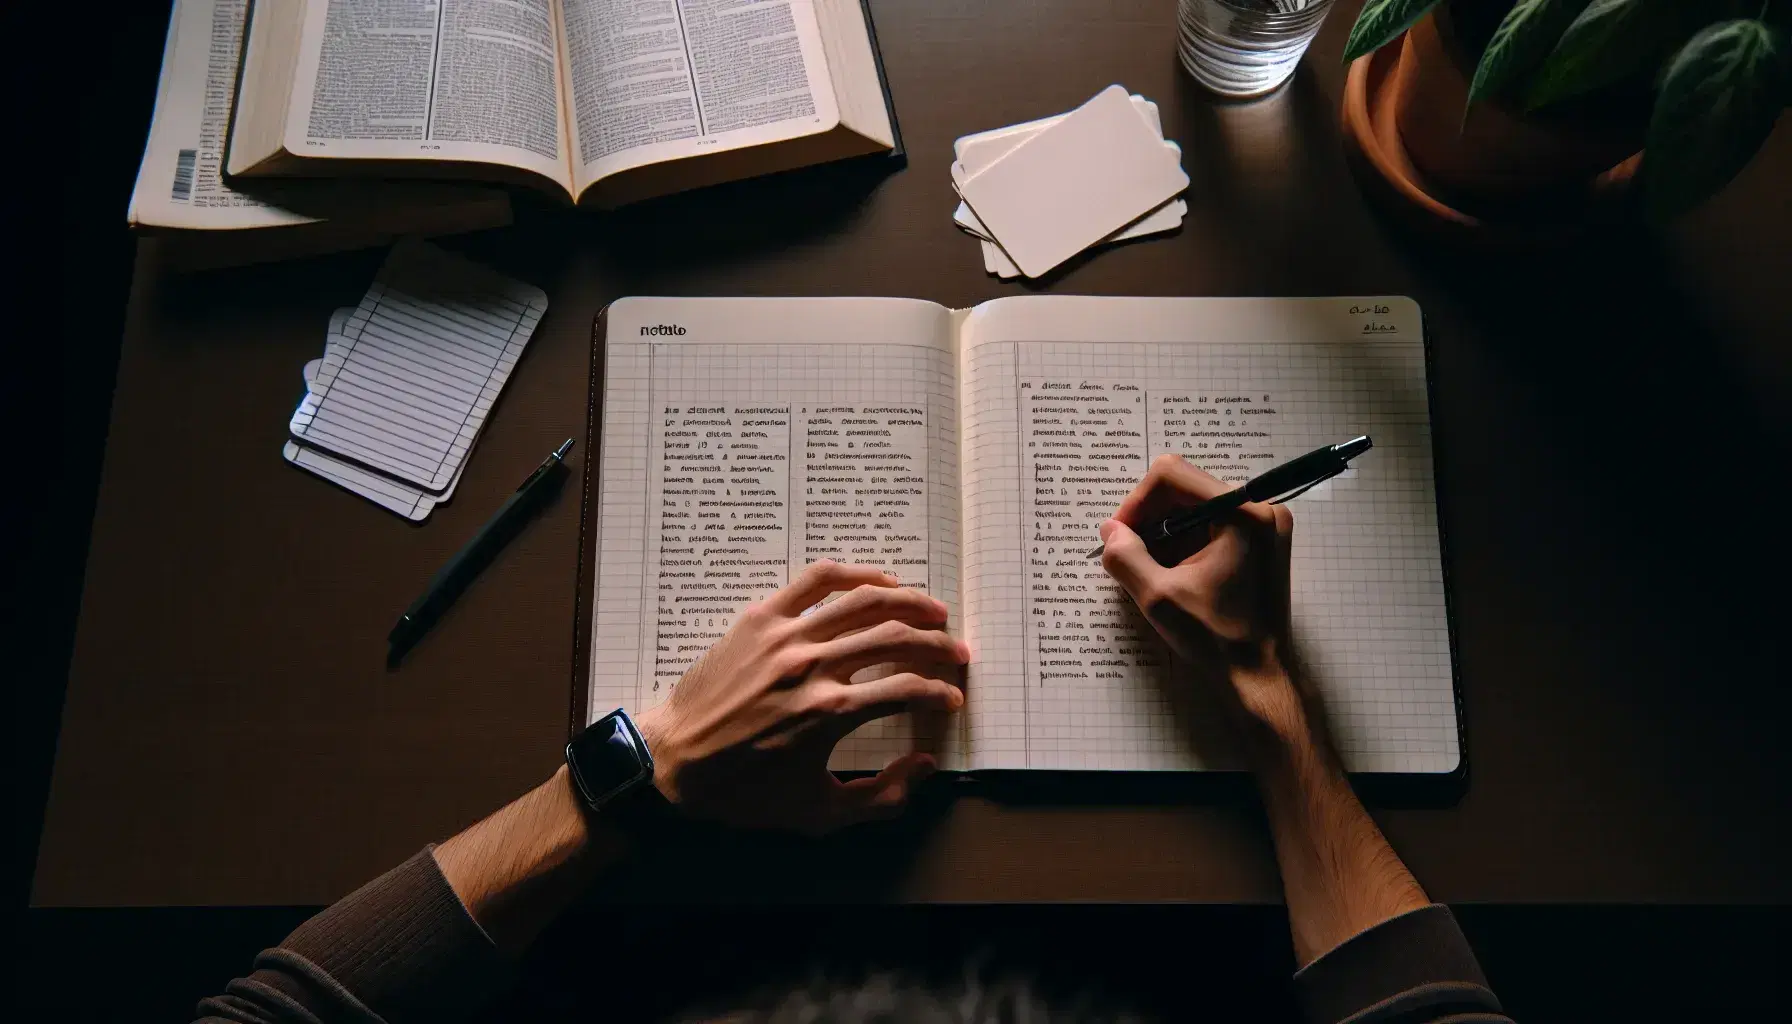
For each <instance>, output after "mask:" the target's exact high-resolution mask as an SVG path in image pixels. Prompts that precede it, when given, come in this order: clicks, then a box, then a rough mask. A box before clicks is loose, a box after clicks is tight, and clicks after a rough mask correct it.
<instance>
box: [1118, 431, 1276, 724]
mask: <svg viewBox="0 0 1792 1024" xmlns="http://www.w3.org/2000/svg"><path fill="white" fill-rule="evenodd" d="M1228 490H1231V488H1229V487H1227V486H1226V485H1225V484H1223V483H1221V482H1220V481H1219V480H1217V479H1215V478H1214V477H1212V476H1209V475H1208V474H1207V473H1204V472H1202V471H1201V470H1200V469H1197V468H1196V467H1195V466H1193V465H1191V464H1190V463H1188V462H1187V461H1185V460H1183V459H1181V458H1179V457H1177V456H1175V455H1160V456H1158V457H1157V459H1155V460H1154V461H1153V462H1152V463H1151V468H1150V470H1149V471H1148V472H1146V474H1145V479H1144V480H1142V481H1140V482H1139V484H1138V486H1137V487H1134V488H1133V491H1132V493H1131V494H1129V495H1127V497H1126V500H1125V501H1123V502H1121V503H1120V508H1119V509H1118V510H1116V511H1115V513H1114V518H1112V519H1110V520H1108V521H1107V522H1105V523H1103V524H1101V542H1102V545H1103V547H1104V548H1105V550H1104V551H1103V553H1102V556H1101V564H1102V567H1103V568H1105V569H1106V570H1107V571H1108V574H1109V575H1110V576H1112V577H1113V578H1114V579H1115V581H1117V582H1118V583H1119V584H1120V585H1121V586H1122V587H1124V588H1125V589H1126V592H1127V593H1128V594H1130V595H1131V596H1132V599H1133V601H1134V602H1135V603H1136V604H1137V605H1138V606H1139V610H1140V611H1142V612H1144V614H1145V617H1146V618H1147V619H1148V620H1150V622H1151V625H1152V626H1153V627H1154V628H1156V630H1157V631H1158V633H1159V634H1160V635H1162V636H1163V638H1164V640H1165V641H1166V642H1168V643H1169V645H1170V647H1171V649H1173V650H1174V651H1176V653H1177V654H1179V655H1181V656H1182V657H1183V658H1184V659H1187V660H1188V661H1190V662H1193V663H1195V664H1197V665H1202V664H1206V665H1208V666H1210V667H1214V668H1224V669H1225V670H1226V672H1227V674H1228V675H1229V676H1230V677H1231V679H1232V682H1233V685H1234V688H1235V689H1236V690H1237V691H1238V693H1239V696H1240V697H1241V698H1243V699H1244V700H1245V704H1246V708H1247V710H1257V709H1255V708H1253V707H1251V705H1252V697H1253V690H1254V689H1256V688H1257V687H1255V686H1254V685H1253V684H1256V683H1269V682H1272V681H1273V682H1276V683H1282V682H1285V680H1286V673H1285V672H1284V670H1283V665H1282V659H1283V656H1284V654H1285V645H1286V642H1287V636H1288V553H1289V548H1290V544H1291V541H1292V539H1293V536H1294V515H1293V513H1291V512H1289V511H1288V508H1287V506H1285V505H1265V504H1258V503H1250V504H1246V505H1244V506H1241V507H1240V508H1239V509H1238V511H1237V512H1235V513H1232V514H1231V515H1228V516H1226V517H1225V518H1223V519H1220V520H1218V521H1216V522H1214V523H1213V524H1212V525H1211V526H1210V527H1209V528H1208V529H1207V530H1205V531H1197V532H1196V533H1194V534H1192V535H1189V536H1185V537H1179V538H1175V539H1173V540H1170V541H1167V542H1164V543H1163V544H1161V545H1159V547H1158V550H1157V553H1156V555H1155V556H1154V555H1153V553H1152V552H1150V551H1147V550H1146V549H1145V543H1144V541H1143V540H1141V539H1140V538H1139V535H1138V534H1137V533H1135V532H1133V527H1135V526H1138V525H1139V524H1141V523H1146V522H1153V521H1156V520H1159V519H1162V518H1164V517H1165V516H1168V515H1170V514H1172V513H1175V512H1178V511H1182V510H1186V509H1188V508H1191V507H1193V506H1195V505H1198V504H1200V503H1201V502H1204V501H1206V500H1208V499H1210V498H1213V497H1216V496H1218V495H1220V494H1224V493H1225V492H1226V491H1228Z"/></svg>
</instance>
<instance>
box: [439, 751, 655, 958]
mask: <svg viewBox="0 0 1792 1024" xmlns="http://www.w3.org/2000/svg"><path fill="white" fill-rule="evenodd" d="M624 852H625V841H624V839H623V837H622V835H621V833H619V832H618V831H616V830H615V829H613V828H608V827H606V826H604V825H603V824H602V823H601V822H599V821H598V819H597V818H596V816H595V815H592V814H589V813H587V812H586V810H585V808H584V806H583V804H582V803H581V801H580V799H579V797H578V794H577V792H576V791H575V788H574V786H573V783H572V780H571V778H570V777H569V776H568V774H567V769H566V768H565V767H564V766H562V767H561V768H560V770H559V771H557V772H555V773H554V775H553V777H552V778H550V779H549V780H548V781H547V782H544V783H542V784H541V785H540V786H537V787H536V788H535V789H533V790H531V791H529V792H528V793H525V794H523V796H521V797H519V798H518V799H516V800H515V801H513V802H511V803H510V804H508V805H507V806H505V807H504V808H502V809H501V810H499V811H497V812H496V813H494V814H492V815H491V816H490V817H488V818H485V819H484V820H482V821H480V822H478V823H477V824H474V825H473V826H471V827H469V828H467V829H466V830H465V831H463V832H461V833H459V834H458V835H456V836H454V837H453V838H452V839H449V840H448V841H447V842H445V843H443V844H442V845H440V846H438V847H436V849H435V859H436V864H437V865H438V866H440V868H441V869H442V875H443V877H445V878H446V879H447V880H448V884H449V885H450V886H451V887H453V889H454V892H455V894H456V895H458V896H459V897H460V899H461V902H462V903H464V904H465V905H466V908H467V912H468V913H470V914H472V916H473V920H475V921H477V922H479V926H480V927H481V928H484V929H485V931H486V934H488V935H490V936H491V938H492V941H493V942H494V943H496V944H497V946H498V948H499V949H500V950H502V951H504V952H505V953H507V954H511V955H515V954H518V953H520V952H521V951H522V950H523V949H524V948H526V947H527V946H528V945H529V943H530V942H531V941H533V940H534V938H535V936H536V935H537V934H539V933H540V931H541V929H542V928H544V927H546V926H547V925H548V923H549V922H551V921H552V920H553V919H554V918H555V917H557V916H558V915H559V914H560V912H561V911H563V910H565V909H566V908H567V906H569V905H570V904H571V903H572V902H573V900H575V899H577V898H578V895H579V893H580V892H582V891H583V890H584V889H585V888H586V887H587V886H588V885H589V884H590V883H591V881H592V880H593V879H594V878H595V877H596V876H597V874H598V873H599V872H600V871H602V870H603V868H604V867H605V866H607V865H609V864H612V863H614V862H615V861H616V860H618V859H620V858H621V856H622V855H623V853H624Z"/></svg>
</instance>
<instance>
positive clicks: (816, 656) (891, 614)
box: [635, 561, 970, 835]
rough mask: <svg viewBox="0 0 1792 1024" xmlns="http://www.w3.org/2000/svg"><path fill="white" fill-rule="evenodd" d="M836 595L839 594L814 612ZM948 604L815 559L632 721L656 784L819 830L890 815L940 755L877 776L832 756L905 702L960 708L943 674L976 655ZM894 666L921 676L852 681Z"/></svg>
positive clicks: (726, 812) (754, 820) (743, 821)
mask: <svg viewBox="0 0 1792 1024" xmlns="http://www.w3.org/2000/svg"><path fill="white" fill-rule="evenodd" d="M837 591H850V593H847V594H844V595H843V596H841V597H840V598H839V599H838V600H836V601H832V602H829V603H828V604H825V605H823V606H821V607H820V608H817V609H815V610H814V611H813V612H811V613H809V614H808V615H804V614H803V612H804V611H805V610H806V609H808V608H810V607H811V606H813V605H815V604H816V602H818V601H821V600H822V599H823V598H825V597H827V596H828V595H829V594H832V593H835V592H837ZM945 624H946V606H945V605H944V604H942V603H940V602H939V601H937V600H935V599H933V598H932V597H929V596H927V595H926V594H923V593H921V592H919V591H917V590H911V589H907V588H904V587H900V586H898V585H897V582H896V580H895V579H894V578H892V577H890V576H888V575H886V574H885V573H884V572H882V571H881V570H878V569H875V568H871V567H869V566H856V565H841V564H839V563H835V562H826V561H824V562H817V563H815V564H814V565H811V566H810V567H809V568H808V569H806V570H804V572H803V574H802V575H801V576H799V577H797V579H796V580H795V581H794V582H792V583H791V584H790V585H789V586H787V587H784V588H783V589H782V590H779V591H778V592H777V593H775V594H773V595H772V596H771V597H769V598H767V599H766V600H764V601H763V602H760V603H758V604H755V605H753V606H751V607H749V608H748V609H747V610H746V611H745V612H743V613H742V614H741V617H740V619H739V620H738V621H737V622H736V623H735V624H734V628H732V629H730V630H729V631H728V634H727V635H726V636H724V637H722V639H720V640H718V641H717V642H716V644H715V646H713V647H711V648H710V649H709V650H708V651H707V652H705V653H704V655H703V657H702V658H701V659H699V660H698V661H697V663H696V664H695V665H692V666H691V668H690V670H689V671H688V672H686V673H685V675H684V678H683V679H681V680H680V681H679V683H678V685H677V686H676V687H675V688H674V689H673V690H672V695H671V696H670V697H668V698H667V699H666V700H665V702H664V703H662V704H660V705H659V706H657V707H654V708H651V709H649V710H647V711H644V712H642V713H641V714H639V715H637V716H635V722H636V724H637V725H638V726H639V727H640V730H641V734H642V736H643V737H644V738H645V739H646V740H647V748H648V750H649V751H650V752H651V753H652V754H653V762H654V784H655V785H656V786H657V787H658V788H659V790H660V792H662V793H664V794H665V796H666V798H667V799H668V800H670V801H671V802H672V803H673V804H674V805H676V806H678V807H679V808H681V809H682V810H684V811H686V812H687V813H689V814H692V815H695V816H697V817H702V818H710V819H713V820H718V821H722V822H726V823H729V824H734V825H744V826H749V827H767V828H787V829H794V830H796V831H800V832H805V833H808V834H811V835H818V834H821V833H824V832H830V831H832V830H834V829H836V828H839V827H841V826H843V825H850V824H853V823H855V822H859V821H864V820H867V819H870V818H882V817H889V816H891V815H894V814H896V813H897V812H898V811H900V810H901V809H902V807H903V805H904V804H905V803H906V802H907V799H908V793H909V790H910V789H911V788H912V787H913V786H914V784H915V783H917V782H919V781H920V780H921V779H922V778H925V777H926V776H927V775H928V774H930V773H932V771H933V769H934V764H933V759H932V758H931V757H929V756H927V755H926V754H922V753H911V754H908V755H905V756H903V757H900V758H898V759H897V760H895V761H894V762H892V763H891V764H890V765H889V767H887V768H885V769H884V770H883V771H882V772H880V773H879V774H878V775H877V776H876V777H874V778H867V779H854V780H853V781H851V782H845V783H843V782H841V781H840V780H838V779H836V778H835V777H834V776H833V774H832V773H831V772H829V771H828V768H827V765H828V755H829V754H831V753H833V750H834V745H835V744H836V743H838V742H840V740H841V739H842V738H844V737H845V736H846V734H847V733H850V732H852V731H853V730H854V729H856V728H858V727H859V726H860V725H863V724H864V723H866V722H869V721H871V720H873V719H877V718H883V717H886V716H889V715H893V714H896V713H897V712H900V711H923V710H932V711H952V710H956V709H958V708H959V707H961V706H962V705H963V704H964V694H963V692H962V691H961V690H960V689H959V688H958V686H957V685H955V684H954V683H953V682H949V681H947V680H946V679H945V678H942V677H943V676H944V675H947V674H950V675H953V676H956V675H957V669H956V666H960V665H963V664H964V663H965V662H967V661H969V660H970V652H969V649H968V648H967V647H966V646H965V644H964V643H963V641H960V640H955V639H953V638H952V637H950V636H948V635H946V634H945V633H944V632H943V631H942V629H941V627H943V626H944V625H945ZM884 663H895V664H897V665H899V666H903V667H911V668H913V669H915V671H905V672H898V673H896V674H895V675H889V676H885V677H883V678H881V679H874V680H870V681H868V682H862V683H853V682H851V681H850V680H851V678H852V675H853V673H855V672H857V671H859V670H861V669H864V668H868V667H870V666H872V665H881V664H884Z"/></svg>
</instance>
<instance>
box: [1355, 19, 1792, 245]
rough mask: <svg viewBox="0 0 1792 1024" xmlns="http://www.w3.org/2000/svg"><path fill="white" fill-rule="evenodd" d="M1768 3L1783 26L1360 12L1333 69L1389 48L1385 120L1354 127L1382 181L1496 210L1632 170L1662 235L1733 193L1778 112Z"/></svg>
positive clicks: (1782, 60) (1781, 59)
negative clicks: (1393, 178)
mask: <svg viewBox="0 0 1792 1024" xmlns="http://www.w3.org/2000/svg"><path fill="white" fill-rule="evenodd" d="M1776 2H1777V3H1778V4H1779V5H1780V6H1782V7H1785V8H1787V9H1788V12H1787V13H1792V0H1367V2H1366V3H1365V4H1364V5H1363V8H1362V12H1361V13H1360V14H1359V15H1358V17H1357V20H1356V24H1355V25H1354V26H1353V27H1352V29H1351V32H1350V37H1349V41H1348V42H1347V43H1346V45H1345V60H1346V61H1347V62H1355V61H1358V59H1359V58H1363V57H1366V56H1370V55H1374V54H1375V53H1376V51H1378V50H1380V49H1381V48H1382V47H1384V46H1386V45H1387V44H1389V43H1391V42H1394V41H1395V40H1402V43H1401V48H1400V51H1399V53H1398V54H1397V55H1396V56H1394V57H1393V58H1392V63H1390V64H1389V65H1388V67H1387V69H1386V71H1385V76H1384V77H1383V78H1381V79H1378V81H1379V89H1380V92H1381V94H1382V95H1380V96H1379V101H1380V103H1381V109H1383V110H1385V111H1386V113H1385V115H1383V114H1378V113H1376V112H1373V111H1372V112H1370V113H1369V114H1367V115H1365V116H1364V118H1359V120H1364V122H1365V124H1366V123H1367V121H1368V120H1377V121H1378V123H1379V124H1380V125H1381V129H1380V130H1381V131H1382V132H1383V134H1386V133H1388V132H1392V133H1394V134H1397V135H1398V147H1399V148H1400V149H1402V150H1403V152H1402V153H1401V158H1400V159H1399V160H1397V161H1394V162H1393V163H1394V165H1395V166H1394V169H1393V171H1392V172H1391V173H1396V174H1398V173H1399V166H1401V165H1405V164H1407V163H1409V164H1410V168H1411V169H1412V170H1415V171H1416V172H1417V174H1416V175H1414V177H1422V178H1423V179H1424V182H1425V184H1426V185H1427V186H1428V187H1429V190H1430V191H1431V192H1434V193H1442V194H1443V195H1444V196H1445V198H1446V199H1452V200H1465V201H1467V202H1468V203H1471V204H1479V205H1480V206H1481V207H1482V208H1483V209H1499V208H1501V207H1507V208H1510V207H1513V206H1518V205H1523V204H1525V203H1534V202H1535V201H1536V200H1537V199H1538V198H1539V197H1540V196H1549V195H1552V194H1553V195H1555V196H1557V197H1558V198H1559V197H1560V195H1562V194H1563V193H1564V192H1575V191H1577V190H1578V191H1579V192H1580V193H1582V194H1584V193H1585V191H1586V189H1587V188H1588V186H1589V184H1590V182H1592V181H1595V180H1600V175H1601V174H1602V172H1603V173H1604V175H1605V178H1606V179H1607V180H1609V179H1610V178H1611V177H1612V176H1613V175H1614V174H1615V175H1617V176H1618V177H1621V178H1628V177H1629V173H1630V171H1633V170H1636V171H1637V175H1636V177H1637V181H1638V184H1640V186H1641V193H1642V200H1643V203H1644V205H1645V207H1646V209H1647V211H1648V212H1649V214H1650V215H1651V216H1652V217H1653V218H1655V219H1657V220H1665V219H1666V218H1669V217H1672V216H1674V215H1676V214H1678V213H1681V212H1683V211H1685V210H1687V209H1690V208H1691V207H1693V206H1695V205H1697V204H1698V203H1700V202H1701V201H1703V200H1704V199H1706V198H1707V197H1709V196H1711V195H1712V194H1713V193H1715V192H1717V191H1718V190H1719V189H1720V188H1722V187H1723V186H1724V185H1725V184H1726V183H1728V182H1729V181H1730V179H1732V178H1734V177H1735V176H1736V174H1737V173H1738V172H1740V171H1741V170H1742V168H1743V167H1744V166H1746V165H1747V164H1748V162H1749V161H1750V160H1751V159H1752V158H1753V157H1754V154H1755V152H1756V151H1757V150H1758V149H1759V148H1760V146H1761V143H1762V142H1763V141H1764V140H1765V139H1766V138H1767V135H1768V133H1769V132H1770V131H1771V130H1772V128H1773V124H1774V122H1775V120H1776V119H1777V118H1778V116H1779V114H1780V112H1781V110H1783V109H1784V108H1785V107H1786V105H1787V103H1788V101H1789V100H1792V58H1789V56H1788V53H1787V46H1788V35H1787V31H1786V27H1785V23H1786V21H1787V20H1792V19H1787V18H1786V17H1785V15H1783V14H1781V13H1780V12H1777V11H1775V10H1774V9H1773V8H1774V4H1775V3H1776ZM1379 56H1380V57H1382V58H1386V57H1388V55H1386V54H1383V55H1379ZM1368 63H1369V62H1367V61H1364V62H1362V64H1363V65H1364V66H1365V67H1366V66H1367V64H1368ZM1354 74H1355V71H1354V69H1353V76H1354ZM1346 116H1347V121H1348V120H1350V110H1349V105H1348V101H1347V109H1346ZM1358 127H1360V126H1357V125H1352V129H1353V132H1355V131H1356V130H1357V128H1358ZM1639 149H1640V150H1641V151H1642V152H1641V154H1640V157H1641V158H1640V162H1639V161H1638V160H1637V159H1636V157H1634V156H1632V154H1636V153H1637V151H1638V150H1639ZM1626 157H1631V159H1629V160H1628V161H1626V160H1625V158H1626ZM1378 166H1379V168H1380V169H1381V170H1382V171H1383V174H1384V176H1385V175H1386V174H1388V173H1390V169H1389V165H1388V163H1387V162H1385V161H1384V162H1382V163H1380V164H1379V165H1378ZM1614 166H1615V167H1616V170H1614ZM1639 167H1640V170H1638V168H1639Z"/></svg>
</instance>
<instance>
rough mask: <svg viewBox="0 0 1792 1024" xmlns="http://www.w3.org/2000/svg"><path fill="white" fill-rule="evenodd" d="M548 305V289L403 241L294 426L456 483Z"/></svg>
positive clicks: (321, 443) (414, 480)
mask: <svg viewBox="0 0 1792 1024" xmlns="http://www.w3.org/2000/svg"><path fill="white" fill-rule="evenodd" d="M546 308H547V297H546V295H545V293H543V292H542V291H541V290H540V289H538V288H533V287H531V286H529V285H526V284H523V283H521V282H518V281H513V280H511V279H509V278H506V277H504V276H503V275H500V274H497V273H495V272H493V271H490V270H487V269H485V268H483V267H479V266H477V265H475V264H472V263H469V262H467V261H465V260H462V259H460V258H458V257H455V256H451V255H449V254H447V253H444V252H441V251H439V250H436V249H434V248H432V247H429V246H426V245H424V244H423V243H416V242H407V243H401V244H400V245H398V246H396V247H395V248H394V249H393V253H392V256H391V257H390V258H389V259H388V260H387V262H386V265H385V266H384V267H383V268H382V269H381V271H380V275H379V278H378V279H377V280H376V281H375V282H374V284H373V286H372V287H371V288H369V289H368V291H367V294H366V295H365V296H364V297H363V298H362V300H361V303H360V305H359V306H357V307H356V309H355V312H354V315H353V316H351V317H350V318H349V320H348V323H347V324H346V325H345V326H344V328H343V338H344V340H345V341H346V342H347V344H346V346H345V347H344V348H343V349H342V350H341V351H331V352H326V353H325V357H324V361H323V364H322V365H321V366H320V368H319V371H318V381H317V386H316V387H315V388H314V389H313V390H312V395H313V397H314V399H315V401H313V402H308V403H306V405H305V406H304V407H301V409H300V410H299V412H298V413H297V414H295V415H294V417H293V421H292V424H291V432H292V435H293V437H294V438H295V439H297V440H299V441H301V442H303V443H304V444H307V445H310V446H313V447H318V448H324V449H327V450H329V451H331V452H334V453H336V454H338V455H342V456H345V457H347V458H349V459H352V460H354V461H356V462H359V463H361V464H362V465H364V466H366V467H368V468H370V469H374V470H377V471H379V472H382V473H385V474H387V475H389V476H393V477H396V478H398V479H399V480H401V481H406V482H409V483H411V484H414V485H416V486H418V487H420V488H422V489H424V490H426V491H432V492H440V491H442V490H443V489H444V488H446V487H447V486H448V485H449V483H450V481H451V480H452V479H453V477H454V474H455V472H456V471H457V470H458V469H459V467H460V465H461V464H462V463H463V462H464V461H465V459H466V455H467V452H468V451H469V450H470V448H471V447H472V444H473V440H474V439H475V438H476V437H477V436H478V434H479V430H480V427H481V426H483V424H484V422H485V417H486V415H487V414H488V413H489V412H490V411H491V407H492V404H493V403H494V402H495V401H496V400H497V397H498V394H499V393H500V392H501V391H502V390H503V387H504V383H505V381H506V380H508V379H509V376H510V372H511V370H512V369H514V367H515V365H516V361H517V359H518V358H519V357H520V356H521V355H522V351H523V347H524V346H525V345H527V344H528V341H529V337H530V335H531V334H533V333H534V330H535V326H536V324H537V323H538V322H539V321H540V319H541V316H542V314H543V313H544V312H545V310H546Z"/></svg>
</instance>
